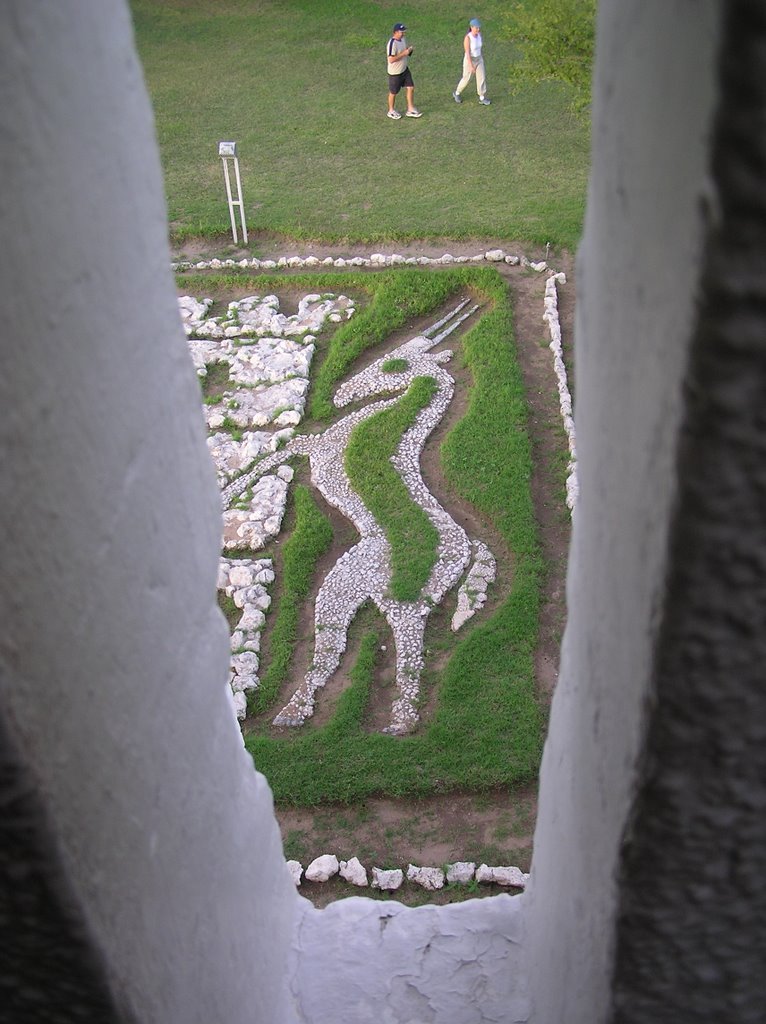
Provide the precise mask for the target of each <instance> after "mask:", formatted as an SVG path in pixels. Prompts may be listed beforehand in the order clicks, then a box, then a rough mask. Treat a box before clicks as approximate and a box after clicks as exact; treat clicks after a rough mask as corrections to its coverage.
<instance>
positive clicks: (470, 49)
mask: <svg viewBox="0 0 766 1024" xmlns="http://www.w3.org/2000/svg"><path fill="white" fill-rule="evenodd" d="M482 45H483V41H482V38H481V22H480V21H479V19H478V18H471V20H470V22H469V25H468V32H467V33H466V36H465V39H464V40H463V77H462V78H461V79H460V81H459V82H458V83H457V88H456V89H455V91H454V92H453V93H452V98H453V100H454V101H455V103H462V102H463V101H462V99H461V98H460V94H461V92H462V91H463V89H465V87H466V86H467V85H468V83H469V82H470V81H471V75H474V74H475V75H476V91H477V93H478V94H479V103H482V104H483V105H484V106H485V107H488V106H489V103H490V101H489V100H488V99H487V75H486V72H485V70H484V57H483V56H482Z"/></svg>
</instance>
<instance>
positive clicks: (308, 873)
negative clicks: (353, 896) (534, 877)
mask: <svg viewBox="0 0 766 1024" xmlns="http://www.w3.org/2000/svg"><path fill="white" fill-rule="evenodd" d="M285 866H286V867H287V870H288V872H289V873H290V877H291V878H292V880H293V882H294V883H295V885H296V887H297V886H300V884H301V878H302V877H305V879H306V880H307V881H309V882H316V883H322V882H327V881H329V880H330V879H331V878H334V877H335V876H336V875H340V877H341V878H343V879H345V881H347V882H348V883H349V885H355V886H358V887H359V888H367V887H368V886H370V882H369V879H368V876H367V869H366V868H365V867H364V865H363V864H362V863H361V862H360V861H359V859H358V858H357V857H351V858H349V860H347V861H346V860H340V861H339V860H338V858H337V857H336V856H335V854H334V853H324V854H322V855H321V856H319V857H316V858H315V859H314V860H312V861H311V863H310V864H309V865H308V866H307V867H306V869H305V872H304V869H303V865H302V864H301V863H300V861H297V860H288V861H286V862H285ZM446 868H447V870H446V872H445V871H443V870H442V868H436V867H418V866H417V865H415V864H408V865H407V871H406V875H405V872H404V871H403V870H402V869H401V868H393V869H390V870H385V869H383V868H377V867H373V868H372V885H371V887H372V888H373V889H379V890H381V891H382V892H396V891H397V890H398V889H400V888H401V886H402V885H403V883H404V880H405V877H406V879H407V881H409V882H413V883H414V884H415V885H419V886H420V887H421V888H423V889H426V890H427V891H429V892H436V891H438V890H440V889H443V888H444V885H445V883H447V884H459V885H470V883H471V882H474V881H475V882H478V883H479V884H484V885H492V884H494V885H501V886H503V887H505V888H513V889H525V888H526V884H527V880H528V878H529V875H528V874H527V873H525V872H524V871H522V870H521V869H520V868H517V867H512V866H504V867H490V866H489V865H487V864H480V865H479V866H478V867H476V864H475V862H474V861H455V862H454V863H449V864H447V865H446Z"/></svg>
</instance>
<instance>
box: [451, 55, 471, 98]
mask: <svg viewBox="0 0 766 1024" xmlns="http://www.w3.org/2000/svg"><path fill="white" fill-rule="evenodd" d="M472 74H473V64H472V63H471V61H470V60H469V58H468V57H466V58H465V59H464V60H463V77H462V78H461V79H460V81H459V82H458V83H457V88H456V89H455V92H456V93H457V95H458V96H459V95H460V93H461V92H462V91H463V89H465V87H466V86H467V85H468V83H469V82H470V81H471V75H472Z"/></svg>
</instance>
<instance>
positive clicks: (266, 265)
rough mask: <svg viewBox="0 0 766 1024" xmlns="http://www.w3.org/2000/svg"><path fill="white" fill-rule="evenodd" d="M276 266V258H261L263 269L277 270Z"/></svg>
mask: <svg viewBox="0 0 766 1024" xmlns="http://www.w3.org/2000/svg"><path fill="white" fill-rule="evenodd" d="M276 266H277V265H276V263H275V262H274V260H261V269H262V270H275V269H276Z"/></svg>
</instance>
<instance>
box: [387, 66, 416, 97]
mask: <svg viewBox="0 0 766 1024" xmlns="http://www.w3.org/2000/svg"><path fill="white" fill-rule="evenodd" d="M414 85H415V83H414V82H413V81H412V74H411V73H410V69H409V68H405V69H404V71H402V73H401V75H389V76H388V91H389V92H390V93H391V95H392V96H396V94H397V93H398V92H399V90H400V89H405V88H407V87H409V86H413V87H414Z"/></svg>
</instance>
